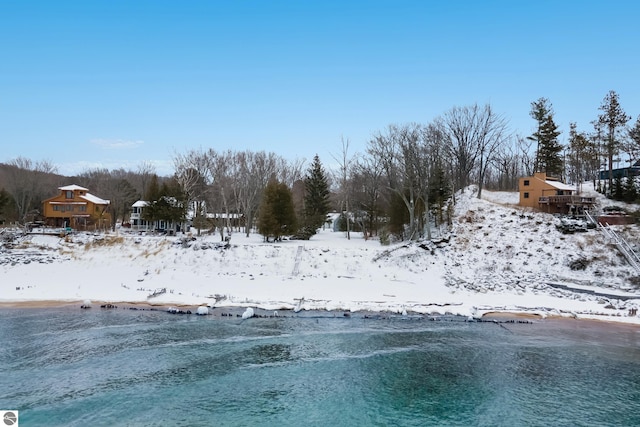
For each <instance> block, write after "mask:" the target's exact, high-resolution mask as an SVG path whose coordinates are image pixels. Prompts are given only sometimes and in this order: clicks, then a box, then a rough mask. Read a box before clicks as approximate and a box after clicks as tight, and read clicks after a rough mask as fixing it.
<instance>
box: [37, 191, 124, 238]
mask: <svg viewBox="0 0 640 427" xmlns="http://www.w3.org/2000/svg"><path fill="white" fill-rule="evenodd" d="M58 190H59V191H60V192H59V193H58V195H56V196H53V197H50V198H48V199H46V200H45V201H43V202H42V204H43V210H42V212H43V217H44V220H45V223H46V224H47V225H48V226H52V227H70V228H72V229H74V230H97V229H106V228H108V227H110V226H111V214H109V211H108V208H109V200H104V199H101V198H100V197H98V196H94V195H93V194H91V193H89V190H88V189H86V188H84V187H80V186H79V185H67V186H65V187H59V188H58Z"/></svg>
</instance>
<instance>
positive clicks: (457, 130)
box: [443, 104, 507, 198]
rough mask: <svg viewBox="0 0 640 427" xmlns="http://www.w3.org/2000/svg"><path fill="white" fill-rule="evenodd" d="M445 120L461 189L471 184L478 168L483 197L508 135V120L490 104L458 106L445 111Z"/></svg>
mask: <svg viewBox="0 0 640 427" xmlns="http://www.w3.org/2000/svg"><path fill="white" fill-rule="evenodd" d="M443 121H444V128H445V129H446V131H447V133H448V134H449V135H448V136H449V140H450V142H451V145H450V155H451V157H452V158H453V159H454V161H455V166H456V170H457V177H456V178H457V179H456V181H457V185H458V188H464V187H466V186H467V185H469V184H470V177H471V176H472V172H474V171H475V172H476V176H477V181H478V194H477V196H478V198H480V197H481V196H482V187H483V185H484V177H485V173H486V171H487V167H488V166H489V164H490V162H491V161H492V160H493V158H494V156H495V155H496V152H497V150H498V148H499V147H500V146H501V145H502V144H503V143H504V141H505V139H506V137H507V124H506V121H505V119H504V118H503V117H502V116H500V115H498V114H496V113H495V112H494V111H493V109H492V108H491V106H490V105H489V104H487V105H485V106H483V107H479V106H478V105H477V104H474V105H472V106H467V107H454V108H452V109H451V110H449V111H448V112H447V113H445V115H444V118H443Z"/></svg>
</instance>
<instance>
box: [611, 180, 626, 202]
mask: <svg viewBox="0 0 640 427" xmlns="http://www.w3.org/2000/svg"><path fill="white" fill-rule="evenodd" d="M611 197H612V198H613V199H614V200H620V201H622V200H624V185H623V184H622V177H621V176H620V175H618V176H616V178H615V179H614V181H613V192H612V194H611Z"/></svg>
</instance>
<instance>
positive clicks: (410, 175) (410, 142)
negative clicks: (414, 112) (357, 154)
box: [367, 124, 421, 240]
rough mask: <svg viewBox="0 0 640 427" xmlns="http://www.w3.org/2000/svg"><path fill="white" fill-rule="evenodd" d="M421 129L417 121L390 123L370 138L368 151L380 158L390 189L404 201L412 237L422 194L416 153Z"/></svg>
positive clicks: (414, 234)
mask: <svg viewBox="0 0 640 427" xmlns="http://www.w3.org/2000/svg"><path fill="white" fill-rule="evenodd" d="M420 138H421V128H420V126H419V125H417V124H411V125H404V126H397V125H390V126H389V127H388V128H387V131H386V133H381V132H379V133H378V134H376V135H374V137H373V139H371V140H370V141H369V144H368V150H367V151H368V153H369V155H371V156H375V157H378V158H379V159H380V161H381V165H382V169H383V171H384V176H385V178H386V182H387V188H388V189H389V190H390V191H392V192H393V193H395V194H396V195H397V196H398V197H399V198H400V199H401V200H402V202H403V203H404V205H405V207H406V209H407V213H408V214H409V230H408V233H409V239H411V240H413V239H416V238H417V237H418V227H417V218H416V200H417V198H418V196H419V188H418V175H417V166H418V162H417V156H418V155H419V153H418V144H419V141H420Z"/></svg>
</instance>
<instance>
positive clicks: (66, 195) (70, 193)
mask: <svg viewBox="0 0 640 427" xmlns="http://www.w3.org/2000/svg"><path fill="white" fill-rule="evenodd" d="M64 198H65V199H73V191H71V190H67V191H65V193H64Z"/></svg>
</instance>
